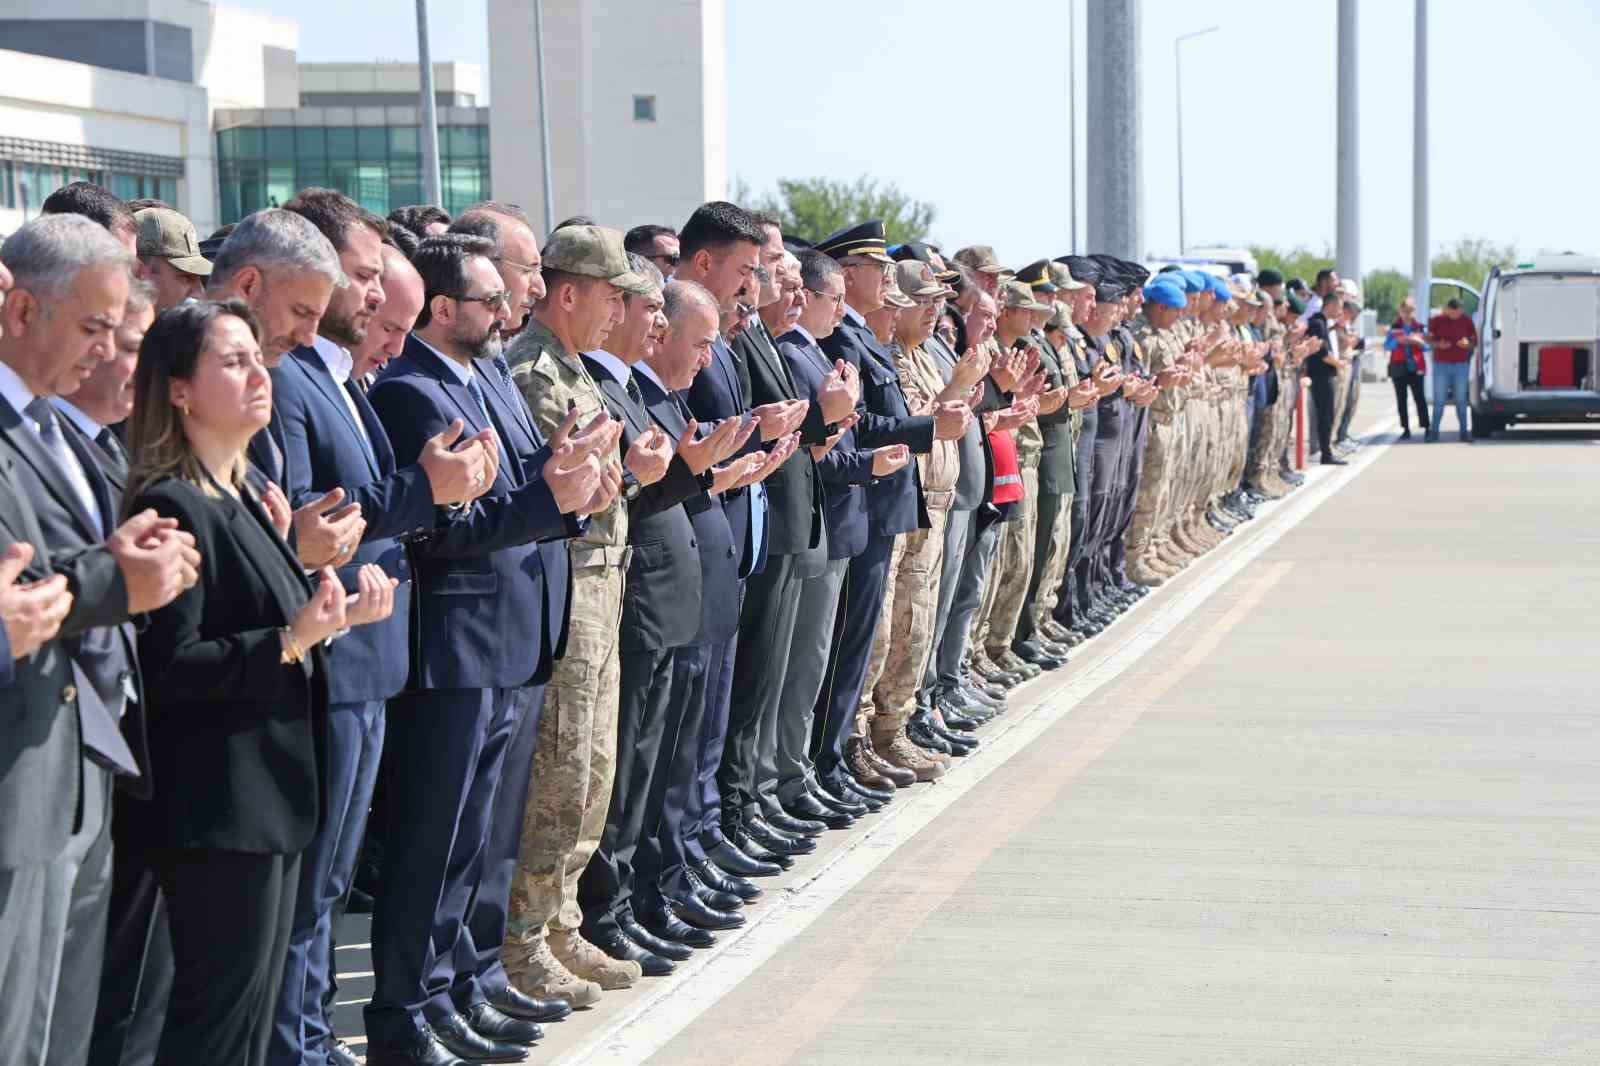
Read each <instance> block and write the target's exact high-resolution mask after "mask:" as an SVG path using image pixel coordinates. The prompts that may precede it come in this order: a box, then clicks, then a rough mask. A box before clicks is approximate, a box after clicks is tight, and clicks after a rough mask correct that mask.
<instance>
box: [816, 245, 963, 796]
mask: <svg viewBox="0 0 1600 1066" xmlns="http://www.w3.org/2000/svg"><path fill="white" fill-rule="evenodd" d="M817 251H819V252H822V253H824V254H826V255H830V256H832V257H833V258H834V259H835V260H837V261H838V262H839V264H840V268H841V270H842V271H843V275H844V284H845V308H844V319H843V321H841V322H840V324H839V328H837V329H836V330H834V331H833V333H832V334H830V335H829V336H828V337H827V338H826V339H825V340H824V341H822V350H823V352H824V353H826V354H827V355H828V356H829V357H830V358H835V359H844V360H845V361H846V362H848V363H850V364H851V365H852V366H853V367H855V368H856V370H857V371H858V372H859V374H860V377H861V403H860V404H858V405H857V411H858V414H859V417H860V421H858V422H857V424H856V427H855V438H856V446H857V447H858V448H876V447H879V446H883V445H890V444H904V445H906V446H907V447H908V448H909V449H910V450H911V452H912V453H913V454H916V455H922V454H926V453H927V452H929V451H931V450H932V448H933V441H934V439H935V437H937V438H938V439H940V440H955V439H958V438H959V437H960V436H961V435H962V434H963V433H965V432H966V428H967V423H968V421H970V417H971V409H970V408H968V407H967V406H966V404H964V403H944V404H938V405H936V406H935V407H934V410H933V413H932V414H929V415H919V416H913V415H912V414H911V413H910V409H909V408H908V407H907V406H906V399H905V395H904V394H903V393H902V392H901V391H900V379H899V375H898V373H897V372H896V371H895V366H894V360H893V358H892V357H891V356H890V355H889V350H888V348H886V347H885V346H884V345H883V344H882V343H881V342H880V341H879V340H878V339H877V337H875V336H874V335H873V332H872V329H871V328H870V327H869V326H868V325H867V323H866V319H865V318H863V317H862V316H863V315H865V314H867V313H870V312H874V311H877V310H879V309H881V308H882V307H883V303H884V290H885V284H886V281H887V278H888V270H889V269H890V267H891V265H892V264H893V262H894V261H893V260H892V259H890V258H889V255H888V249H887V246H886V245H885V243H884V235H883V223H882V221H879V220H876V219H875V220H872V221H868V222H864V223H862V224H860V225H858V226H851V227H849V228H847V229H843V230H840V231H839V232H837V233H834V234H831V235H830V236H828V237H827V238H825V239H823V240H822V241H820V242H819V243H818V244H817ZM872 488H873V491H871V492H870V493H868V494H867V500H866V503H867V523H868V531H869V535H868V538H867V544H866V547H865V548H864V549H863V550H862V551H861V553H860V554H859V555H857V556H856V557H855V558H854V559H853V560H852V561H851V564H850V571H849V575H848V578H847V580H846V583H845V592H844V619H843V622H842V623H841V625H840V626H839V629H838V632H837V634H836V636H835V640H834V646H833V653H832V661H831V663H830V666H829V670H828V676H829V677H830V678H831V679H832V682H831V685H830V688H829V691H828V692H827V694H826V699H827V701H828V706H827V711H826V714H825V715H824V716H823V725H822V733H821V744H820V746H819V750H818V751H817V758H816V765H817V772H818V775H819V778H820V780H821V783H822V785H823V787H824V788H825V789H827V790H828V791H830V792H831V793H833V794H834V795H835V796H836V797H837V798H840V799H845V800H850V799H852V797H854V798H855V799H858V800H859V799H860V797H861V796H862V795H863V793H862V791H861V789H860V788H859V787H857V786H859V782H855V784H854V785H853V784H852V782H853V781H855V778H854V777H852V776H851V774H850V773H849V770H848V768H847V766H846V764H845V748H846V742H847V740H848V739H849V737H850V734H851V727H852V726H853V725H854V724H855V721H856V711H857V708H858V706H859V705H860V701H861V691H862V687H863V684H864V683H865V681H866V675H867V669H868V666H869V665H870V663H869V658H870V655H871V652H872V644H873V640H874V638H875V637H876V635H877V630H878V616H879V615H880V614H881V613H882V608H883V595H884V588H885V585H886V582H887V581H888V576H889V561H890V556H891V555H892V554H893V551H894V538H895V537H896V536H897V535H899V534H901V533H909V532H911V531H912V530H915V529H920V528H926V527H927V525H928V524H929V523H928V516H927V512H926V509H925V508H924V506H923V502H922V488H921V483H920V481H919V480H918V475H917V469H916V466H915V464H908V465H907V466H906V467H905V468H903V469H901V470H899V471H897V472H896V473H895V474H893V475H891V476H889V477H887V478H884V479H882V480H881V481H878V482H877V483H876V484H874V485H873V486H872ZM856 746H857V747H860V746H861V742H859V741H857V742H856Z"/></svg>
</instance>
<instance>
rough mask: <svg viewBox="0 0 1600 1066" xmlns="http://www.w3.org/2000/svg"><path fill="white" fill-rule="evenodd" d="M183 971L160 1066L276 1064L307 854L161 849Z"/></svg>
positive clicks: (158, 859)
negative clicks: (273, 1049)
mask: <svg viewBox="0 0 1600 1066" xmlns="http://www.w3.org/2000/svg"><path fill="white" fill-rule="evenodd" d="M149 860H150V866H151V868H152V869H153V870H155V873H156V877H157V878H158V879H159V880H160V882H161V892H162V895H163V896H164V897H165V898H166V902H167V924H168V927H169V929H170V931H171V937H172V957H173V962H174V964H175V971H174V974H173V978H172V998H171V1000H170V1001H169V1002H168V1004H167V1022H166V1025H165V1026H164V1027H163V1028H162V1030H161V1046H160V1048H159V1049H158V1050H157V1052H156V1063H157V1066H194V1064H195V1063H201V1062H215V1063H224V1062H226V1063H237V1064H239V1066H261V1064H262V1063H264V1062H265V1061H266V1057H267V1038H268V1036H269V1035H270V1034H271V1032H272V1019H273V1012H274V1010H275V1009H276V1007H277V999H278V988H279V986H280V985H281V984H282V982H283V961H284V958H285V956H286V955H287V954H288V951H289V930H290V927H291V925H292V924H293V921H294V901H295V897H296V896H297V895H298V894H299V886H300V856H299V854H298V853H296V854H294V855H248V854H245V853H243V852H237V851H209V850H201V849H198V848H197V849H182V850H178V849H170V850H159V851H154V852H152V853H151V854H150V857H149Z"/></svg>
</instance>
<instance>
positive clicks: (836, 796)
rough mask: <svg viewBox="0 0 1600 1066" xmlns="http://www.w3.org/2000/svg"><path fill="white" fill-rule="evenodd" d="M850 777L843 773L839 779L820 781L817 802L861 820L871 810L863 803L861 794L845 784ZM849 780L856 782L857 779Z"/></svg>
mask: <svg viewBox="0 0 1600 1066" xmlns="http://www.w3.org/2000/svg"><path fill="white" fill-rule="evenodd" d="M848 776H849V775H847V774H844V773H843V772H841V773H840V774H839V776H837V777H832V778H828V779H827V780H819V781H818V782H817V791H816V793H815V795H816V797H817V802H818V803H821V804H822V805H823V806H824V807H832V808H833V809H834V810H836V811H839V812H841V813H843V814H848V815H849V816H850V817H852V818H860V817H862V816H863V815H865V814H867V813H869V808H868V807H867V805H866V804H865V803H862V802H861V800H862V796H861V794H860V793H858V792H856V791H855V790H853V789H851V788H850V787H849V786H848V785H846V784H845V778H847V777H848ZM849 780H851V781H854V780H855V778H849Z"/></svg>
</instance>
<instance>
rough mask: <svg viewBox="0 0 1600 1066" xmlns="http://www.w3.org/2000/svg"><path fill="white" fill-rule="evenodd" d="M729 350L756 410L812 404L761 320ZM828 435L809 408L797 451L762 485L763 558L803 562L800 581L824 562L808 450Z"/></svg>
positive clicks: (816, 409) (817, 492)
mask: <svg viewBox="0 0 1600 1066" xmlns="http://www.w3.org/2000/svg"><path fill="white" fill-rule="evenodd" d="M733 349H734V351H735V352H736V353H737V354H738V355H739V356H740V359H741V361H742V363H743V365H744V367H745V369H746V371H747V372H748V376H749V378H750V398H751V402H752V404H753V405H754V406H757V407H759V406H761V405H762V404H768V403H779V402H781V401H784V400H807V399H811V397H810V396H809V395H808V394H807V393H806V392H805V390H802V389H801V388H800V387H799V386H798V383H797V382H795V380H794V378H793V376H792V375H791V374H790V372H789V366H788V361H787V360H786V359H784V358H783V357H782V356H781V355H779V354H778V348H777V343H776V342H775V341H774V340H773V339H772V335H771V334H770V333H768V332H767V327H766V325H765V324H764V323H763V322H762V321H761V320H760V319H759V318H758V319H756V321H755V323H754V324H753V325H751V326H749V327H748V328H747V329H745V330H744V331H743V332H742V333H740V334H739V335H738V336H737V337H735V338H734V339H733ZM830 432H831V429H830V427H829V426H828V424H827V423H826V422H824V421H823V418H822V408H821V407H820V406H819V405H818V404H816V403H815V402H813V403H812V404H811V408H810V410H808V411H807V412H806V420H805V421H804V422H803V423H801V425H800V447H799V448H797V449H795V453H794V455H792V456H791V457H790V458H789V461H788V462H786V463H784V464H783V465H782V466H780V467H779V468H778V469H777V470H775V471H774V472H773V473H772V476H771V477H769V478H767V480H766V481H765V482H763V484H764V485H766V487H767V554H768V555H800V556H804V557H805V558H803V559H801V560H799V561H798V562H797V566H798V569H799V571H800V572H801V575H802V576H815V575H817V574H820V573H821V572H822V569H823V566H824V565H825V564H826V562H827V550H828V549H827V543H826V532H825V529H826V526H825V523H824V521H823V497H822V479H821V477H820V476H818V474H817V464H816V462H815V460H813V459H812V458H811V450H810V448H809V447H808V445H812V444H821V443H823V442H824V441H826V440H827V439H828V434H829V433H830Z"/></svg>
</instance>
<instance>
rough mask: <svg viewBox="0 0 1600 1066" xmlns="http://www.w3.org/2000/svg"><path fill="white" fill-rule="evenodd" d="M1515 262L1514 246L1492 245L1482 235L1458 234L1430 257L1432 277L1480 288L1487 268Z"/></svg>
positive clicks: (1480, 289)
mask: <svg viewBox="0 0 1600 1066" xmlns="http://www.w3.org/2000/svg"><path fill="white" fill-rule="evenodd" d="M1516 261H1517V249H1516V246H1515V245H1512V244H1495V243H1494V242H1493V241H1490V240H1488V239H1486V238H1484V237H1461V238H1459V239H1458V240H1457V241H1456V242H1455V243H1454V244H1451V245H1447V246H1446V247H1444V248H1442V249H1441V250H1440V251H1439V254H1438V255H1435V256H1434V257H1433V276H1434V277H1436V278H1454V279H1455V280H1457V281H1464V282H1466V283H1467V284H1468V285H1471V286H1472V287H1473V288H1475V289H1478V290H1479V291H1482V289H1483V281H1484V279H1485V278H1487V277H1488V276H1489V271H1490V270H1492V269H1494V268H1495V267H1497V266H1510V265H1511V264H1512V263H1515V262H1516Z"/></svg>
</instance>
